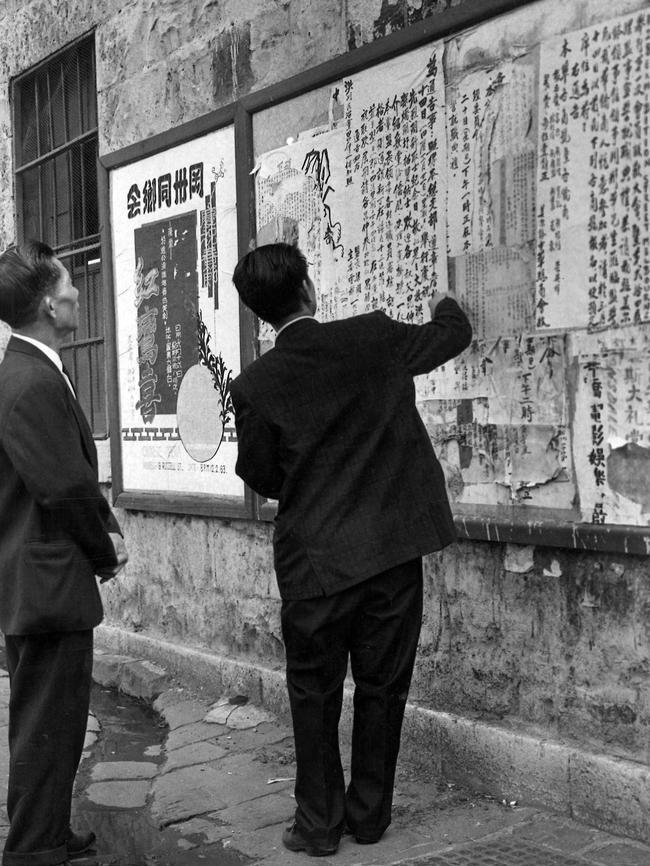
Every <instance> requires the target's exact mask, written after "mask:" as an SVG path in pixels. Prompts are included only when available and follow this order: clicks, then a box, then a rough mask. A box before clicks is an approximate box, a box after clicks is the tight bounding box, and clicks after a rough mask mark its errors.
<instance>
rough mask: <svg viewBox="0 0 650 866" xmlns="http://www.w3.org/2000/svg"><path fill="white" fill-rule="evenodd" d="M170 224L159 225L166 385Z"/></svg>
mask: <svg viewBox="0 0 650 866" xmlns="http://www.w3.org/2000/svg"><path fill="white" fill-rule="evenodd" d="M171 230H172V229H171V225H169V227H168V228H166V224H165V223H163V224H162V225H161V227H160V295H161V301H160V309H161V318H162V324H163V329H164V335H165V337H164V339H165V376H166V379H167V386H168V388H169V389H170V390H171V387H172V359H171V353H172V346H171V343H172V338H171V333H172V329H171V327H170V326H169V303H168V297H167V231H169V232H171Z"/></svg>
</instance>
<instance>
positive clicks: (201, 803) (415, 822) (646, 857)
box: [0, 651, 650, 866]
mask: <svg viewBox="0 0 650 866" xmlns="http://www.w3.org/2000/svg"><path fill="white" fill-rule="evenodd" d="M94 675H95V679H96V681H97V682H98V683H100V684H102V685H105V686H120V687H121V688H122V689H123V690H124V691H126V692H128V693H130V694H132V695H135V696H138V697H141V698H144V699H146V700H148V701H150V702H151V703H152V704H153V707H154V709H155V710H156V711H157V712H158V713H159V714H160V716H161V717H162V719H163V720H164V722H165V723H166V725H167V726H168V732H167V735H166V738H165V742H164V745H163V754H162V760H158V761H156V762H154V761H151V762H147V761H144V762H142V761H141V762H128V761H126V762H114V763H110V762H107V763H101V762H99V763H96V765H95V766H93V768H92V770H91V781H90V784H89V785H88V788H87V790H86V791H85V792H84V795H88V796H91V797H92V798H94V799H95V800H98V799H99V800H100V801H101V800H102V798H103V800H104V802H106V803H112V804H113V805H115V804H118V807H119V808H121V809H124V810H128V809H130V808H136V807H140V808H145V809H146V811H147V818H148V821H149V822H150V824H151V825H153V826H154V827H156V828H161V829H162V828H173V830H174V831H175V832H176V834H177V839H178V842H177V844H178V846H179V847H180V848H184V849H185V850H187V851H189V850H191V849H192V847H193V846H201V850H202V851H206V850H207V851H208V854H207V855H206V856H205V857H204V859H203V861H202V862H205V863H212V864H218V863H219V862H220V861H219V852H221V851H223V852H231V853H232V854H233V855H238V858H239V859H240V862H250V863H259V864H265V866H279V864H283V866H284V864H289V866H290V864H296V866H299V864H300V863H307V862H322V863H324V864H327V863H332V864H339V866H352V864H360V866H361V864H364V866H371V864H376V866H388V864H397V863H413V864H421V866H429V864H431V866H474V864H476V866H478V864H485V866H487V864H492V866H587V864H590V866H650V847H649V846H647V845H644V844H642V843H640V842H638V841H634V840H632V839H627V838H624V837H620V836H614V835H611V834H608V833H604V832H602V831H599V830H597V829H594V828H592V827H589V826H586V825H583V824H579V823H577V822H575V821H572V820H570V819H569V818H568V817H563V816H559V815H553V814H551V813H549V812H546V811H543V810H541V809H538V808H534V807H531V806H526V805H522V804H519V803H517V802H514V801H510V802H508V801H499V800H497V799H494V798H491V797H488V796H485V795H481V794H477V793H475V792H473V791H471V790H469V789H467V788H464V787H461V786H459V785H456V784H455V783H454V782H453V781H452V780H448V779H443V778H440V777H438V776H437V774H436V773H435V772H432V771H428V770H427V766H415V765H413V764H409V763H408V762H407V761H400V765H399V770H398V778H397V783H396V792H395V800H394V803H395V806H394V817H393V824H392V825H391V827H390V828H389V830H388V832H387V833H386V835H385V836H384V838H383V839H382V840H381V842H380V843H379V844H376V845H363V846H362V845H358V844H357V843H356V842H355V841H354V839H353V838H352V837H349V836H345V837H344V838H343V840H342V843H341V846H340V848H339V851H338V853H337V854H336V855H335V856H332V857H324V858H320V860H317V861H313V860H312V858H309V857H307V856H306V855H303V854H292V853H290V852H288V851H286V850H285V849H284V848H283V847H282V844H281V842H280V837H281V833H282V829H283V828H284V827H285V826H286V824H287V823H288V822H289V821H290V819H291V816H292V814H293V810H294V807H295V801H294V799H293V780H294V776H295V764H294V753H293V740H292V736H291V730H290V728H289V727H288V726H287V724H286V723H285V722H283V721H282V720H280V719H278V718H277V717H275V716H273V715H271V714H270V713H269V712H268V711H266V710H264V709H262V708H260V707H256V706H254V705H252V704H251V703H249V702H248V701H247V696H245V695H240V694H223V695H215V694H206V693H205V692H202V693H198V692H197V690H196V689H190V688H189V687H184V686H183V685H182V684H179V683H178V682H177V681H174V679H173V678H172V677H171V676H168V675H167V673H166V671H165V670H163V669H162V668H161V667H159V666H157V665H154V664H152V663H151V662H148V661H146V660H143V659H137V658H134V657H130V656H126V655H119V654H114V653H108V652H101V651H98V652H97V653H96V656H95V674H94ZM8 698H9V682H8V678H7V676H6V674H5V673H4V671H0V726H1V727H2V728H3V730H2V731H0V786H1V788H2V790H1V791H0V797H1V798H2V801H3V802H4V799H5V795H6V778H7V771H8V751H7V731H6V725H7V708H8ZM101 736H102V732H101V719H100V720H99V725H97V724H96V722H95V720H91V725H90V728H89V738H90V739H91V740H92V739H93V738H94V737H99V738H101ZM343 753H344V755H346V753H347V749H346V747H345V744H343ZM344 763H345V757H344ZM6 829H7V820H6V814H5V813H4V810H3V811H2V813H1V814H0V837H2V838H3V837H4V836H5V835H6ZM0 841H1V840H0ZM206 845H207V846H209V847H208V848H207V849H206V847H205V846H206ZM210 853H212V854H213V856H212V857H211V856H210ZM201 856H202V857H203V856H204V855H203V854H202V855H201ZM83 862H86V861H80V863H83ZM148 862H150V861H149V858H146V857H145V858H144V860H143V861H142V863H143V866H144V864H145V863H148ZM156 862H157V866H165V863H163V862H162V861H161V860H160V859H157V861H156ZM133 866H139V864H135V863H134V864H133Z"/></svg>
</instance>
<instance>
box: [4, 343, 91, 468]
mask: <svg viewBox="0 0 650 866" xmlns="http://www.w3.org/2000/svg"><path fill="white" fill-rule="evenodd" d="M7 352H20V353H22V354H23V355H29V356H30V357H31V358H34V359H35V360H37V361H41V362H42V363H43V364H47V366H48V367H51V368H52V369H53V370H56V373H57V376H61V379H62V381H63V383H64V385H65V391H66V394H67V396H68V400H69V401H70V406H71V407H72V411H73V414H74V416H75V419H76V421H77V426H78V427H79V432H80V434H81V442H82V445H83V449H84V452H85V454H86V458H87V459H88V462H89V463H90V464H91V466H93V467H95V468H97V456H96V455H97V452H96V449H95V442H94V440H93V435H92V431H91V430H90V427H89V425H88V421H87V420H86V416H85V415H84V413H83V411H82V409H81V406H80V405H79V401H78V400H77V399H76V398H75V397H74V395H73V394H72V392H71V390H70V388H68V386H67V384H66V382H65V379H64V378H63V373H62V372H61V370H59V368H58V367H57V366H56V364H55V363H54V362H53V361H51V360H50V359H49V358H48V357H47V355H46V354H45V352H41V350H40V349H39V348H38V347H37V346H35V345H34V344H33V343H28V342H26V341H25V340H17V339H15V337H14V336H13V335H12V336H11V337H10V338H9V342H8V343H7Z"/></svg>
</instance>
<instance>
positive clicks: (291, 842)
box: [282, 821, 339, 857]
mask: <svg viewBox="0 0 650 866" xmlns="http://www.w3.org/2000/svg"><path fill="white" fill-rule="evenodd" d="M282 844H283V845H284V847H285V848H288V849H289V851H295V852H298V851H304V852H305V854H309V856H310V857H327V855H328V854H336V851H337V849H338V847H339V846H338V845H334V847H333V848H319V847H318V846H317V845H312V843H311V842H310V841H309V840H308V839H305V837H304V836H303V835H302V834H301V832H300V830H299V829H298V828H297V826H296V822H295V821H294V822H293V824H292V825H291V826H290V827H287V828H286V830H285V831H284V833H283V834H282Z"/></svg>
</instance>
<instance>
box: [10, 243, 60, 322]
mask: <svg viewBox="0 0 650 866" xmlns="http://www.w3.org/2000/svg"><path fill="white" fill-rule="evenodd" d="M55 257H56V256H55V253H54V250H53V249H52V248H51V247H49V246H48V245H47V244H44V243H41V241H30V242H28V243H26V244H25V245H24V246H14V245H12V246H10V247H9V248H8V249H6V250H5V251H4V253H2V255H0V319H2V320H3V321H4V322H6V323H7V324H8V325H9V326H10V327H12V328H22V327H23V326H24V325H29V324H31V323H32V322H34V321H36V318H37V315H38V307H39V304H40V303H41V301H42V300H43V297H44V296H45V295H46V294H47V293H48V291H50V290H51V289H52V288H54V286H55V285H56V283H57V282H58V280H59V278H60V276H61V272H60V271H59V269H58V268H57V266H56V265H55V263H54V259H55Z"/></svg>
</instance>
